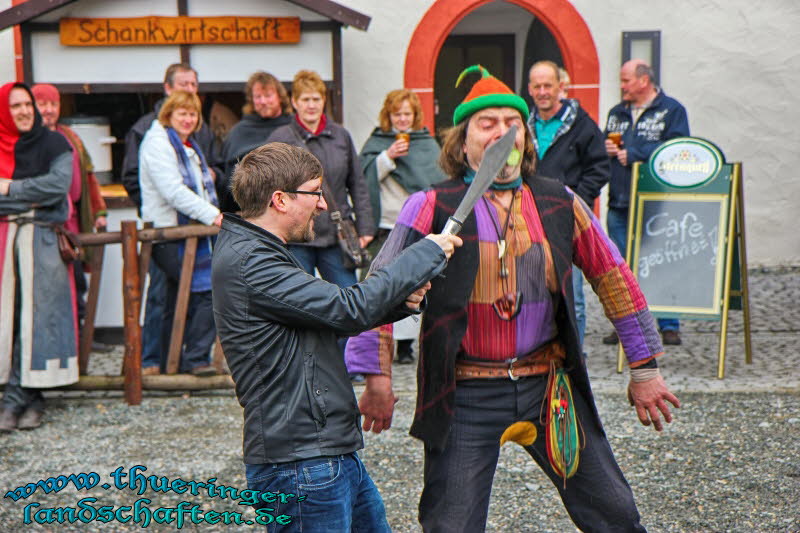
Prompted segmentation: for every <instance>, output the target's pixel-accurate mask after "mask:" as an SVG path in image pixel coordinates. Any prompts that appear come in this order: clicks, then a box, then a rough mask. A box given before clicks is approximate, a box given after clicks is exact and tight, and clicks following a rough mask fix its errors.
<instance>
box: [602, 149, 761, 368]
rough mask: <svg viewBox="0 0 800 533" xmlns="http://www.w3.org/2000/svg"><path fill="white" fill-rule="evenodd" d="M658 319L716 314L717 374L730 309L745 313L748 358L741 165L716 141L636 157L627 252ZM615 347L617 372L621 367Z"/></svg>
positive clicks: (722, 362) (709, 317)
mask: <svg viewBox="0 0 800 533" xmlns="http://www.w3.org/2000/svg"><path fill="white" fill-rule="evenodd" d="M625 259H626V261H627V262H628V264H629V265H630V267H631V270H632V271H633V274H634V276H635V277H636V280H637V282H638V283H639V286H640V287H641V288H642V292H643V293H644V295H645V298H646V299H647V304H648V307H649V308H650V311H651V312H652V314H653V315H655V316H656V317H659V318H662V317H663V318H693V319H705V320H720V321H721V322H722V324H721V328H720V348H719V366H718V372H717V376H718V377H719V378H722V377H723V376H724V365H725V346H726V338H727V329H728V327H727V324H728V311H729V310H730V309H731V308H739V309H742V310H743V311H744V318H745V320H744V322H745V355H746V357H745V360H746V362H748V363H750V362H751V360H752V356H751V346H750V318H749V314H750V313H749V302H748V289H747V258H746V254H745V244H744V194H743V187H742V176H741V164H740V163H726V162H725V159H724V157H723V155H722V152H721V151H720V150H719V148H717V147H716V146H715V145H714V144H712V143H710V142H709V141H706V140H705V139H699V138H697V137H680V138H677V139H672V140H669V141H667V142H665V143H664V144H662V145H661V146H659V147H658V148H656V150H655V151H654V152H653V153H652V155H651V156H650V158H649V160H648V161H647V163H645V164H642V163H634V165H633V170H632V178H631V201H630V209H629V216H628V242H627V257H626V258H625ZM623 360H624V358H623V352H622V347H621V346H620V352H619V358H618V362H617V371H619V372H621V371H622V364H623Z"/></svg>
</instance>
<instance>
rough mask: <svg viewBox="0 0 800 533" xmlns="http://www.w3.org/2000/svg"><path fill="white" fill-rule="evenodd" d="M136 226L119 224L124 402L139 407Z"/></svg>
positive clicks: (140, 293) (138, 302) (139, 333)
mask: <svg viewBox="0 0 800 533" xmlns="http://www.w3.org/2000/svg"><path fill="white" fill-rule="evenodd" d="M137 242H138V240H137V236H136V222H135V221H133V220H125V221H123V222H122V305H123V309H124V312H125V357H124V359H123V363H122V371H123V374H124V375H125V401H126V402H127V403H128V405H139V404H141V403H142V330H141V326H139V314H140V309H141V304H142V291H141V288H140V287H141V285H140V282H139V253H138V250H137Z"/></svg>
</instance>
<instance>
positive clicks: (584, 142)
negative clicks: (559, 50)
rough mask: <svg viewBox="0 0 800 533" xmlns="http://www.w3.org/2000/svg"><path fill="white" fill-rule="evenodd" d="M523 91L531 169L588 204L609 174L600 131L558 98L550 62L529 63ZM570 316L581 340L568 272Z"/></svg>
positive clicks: (581, 318) (578, 300) (578, 292)
mask: <svg viewBox="0 0 800 533" xmlns="http://www.w3.org/2000/svg"><path fill="white" fill-rule="evenodd" d="M528 81H529V82H530V83H528V93H529V94H530V95H531V98H533V102H534V104H535V105H536V107H535V108H534V109H533V112H531V115H530V117H529V118H528V128H530V131H531V134H532V135H533V146H534V148H535V149H536V153H537V155H538V156H539V164H538V170H537V173H538V174H540V175H542V176H547V177H548V178H554V179H557V180H558V181H560V182H561V183H563V184H564V185H567V186H568V187H569V188H570V189H572V190H573V191H574V192H575V193H576V194H577V195H578V196H580V197H581V199H582V200H583V201H584V202H586V205H588V206H589V207H593V206H594V201H595V199H596V198H597V196H598V195H599V194H600V189H601V188H602V187H603V185H605V184H606V183H608V177H609V173H610V169H609V163H608V156H607V155H606V149H605V145H604V143H603V134H602V132H601V131H600V129H599V128H598V127H597V124H596V123H595V122H594V120H592V117H590V116H589V115H588V113H586V111H584V110H583V109H581V106H580V104H579V103H578V101H577V100H567V99H561V97H560V93H561V91H562V90H563V89H564V82H563V80H562V79H561V73H560V70H559V68H558V65H556V64H555V63H553V62H552V61H539V62H537V63H534V65H533V66H532V67H531V70H530V72H529V74H528ZM572 290H573V294H574V296H575V318H576V319H577V321H578V338H579V339H580V342H581V344H583V336H584V332H585V330H586V300H585V299H584V296H583V274H582V273H581V271H580V270H579V269H577V268H573V270H572Z"/></svg>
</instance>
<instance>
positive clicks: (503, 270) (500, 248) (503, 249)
mask: <svg viewBox="0 0 800 533" xmlns="http://www.w3.org/2000/svg"><path fill="white" fill-rule="evenodd" d="M491 198H492V199H496V198H495V196H494V193H492V196H491ZM515 198H516V194H514V195H512V196H511V204H509V206H508V214H507V215H506V221H505V224H503V232H502V233H500V224H499V222H498V221H497V220H495V218H494V214H492V210H491V208H490V207H489V202H488V200H486V197H485V196H484V197H483V201H484V202H485V204H486V210H487V211H488V213H489V218H491V219H492V225H493V226H494V230H495V232H496V233H497V259H498V261H500V277H501V278H503V279H505V278H507V277H508V267H506V253H507V252H508V242H507V241H506V235H508V228H509V226H510V225H511V215H512V212H513V211H514V200H515ZM498 215H499V213H498ZM512 234H513V226H512Z"/></svg>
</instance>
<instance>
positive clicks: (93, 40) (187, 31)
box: [59, 17, 300, 46]
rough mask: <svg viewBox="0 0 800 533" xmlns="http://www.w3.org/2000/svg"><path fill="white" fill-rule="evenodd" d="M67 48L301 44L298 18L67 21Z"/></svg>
mask: <svg viewBox="0 0 800 533" xmlns="http://www.w3.org/2000/svg"><path fill="white" fill-rule="evenodd" d="M59 35H60V37H61V44H62V45H64V46H144V45H148V46H149V45H167V44H172V45H175V44H290V43H298V42H300V19H299V18H298V17H138V18H102V19H88V18H85V19H78V18H64V19H61V21H60V24H59Z"/></svg>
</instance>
